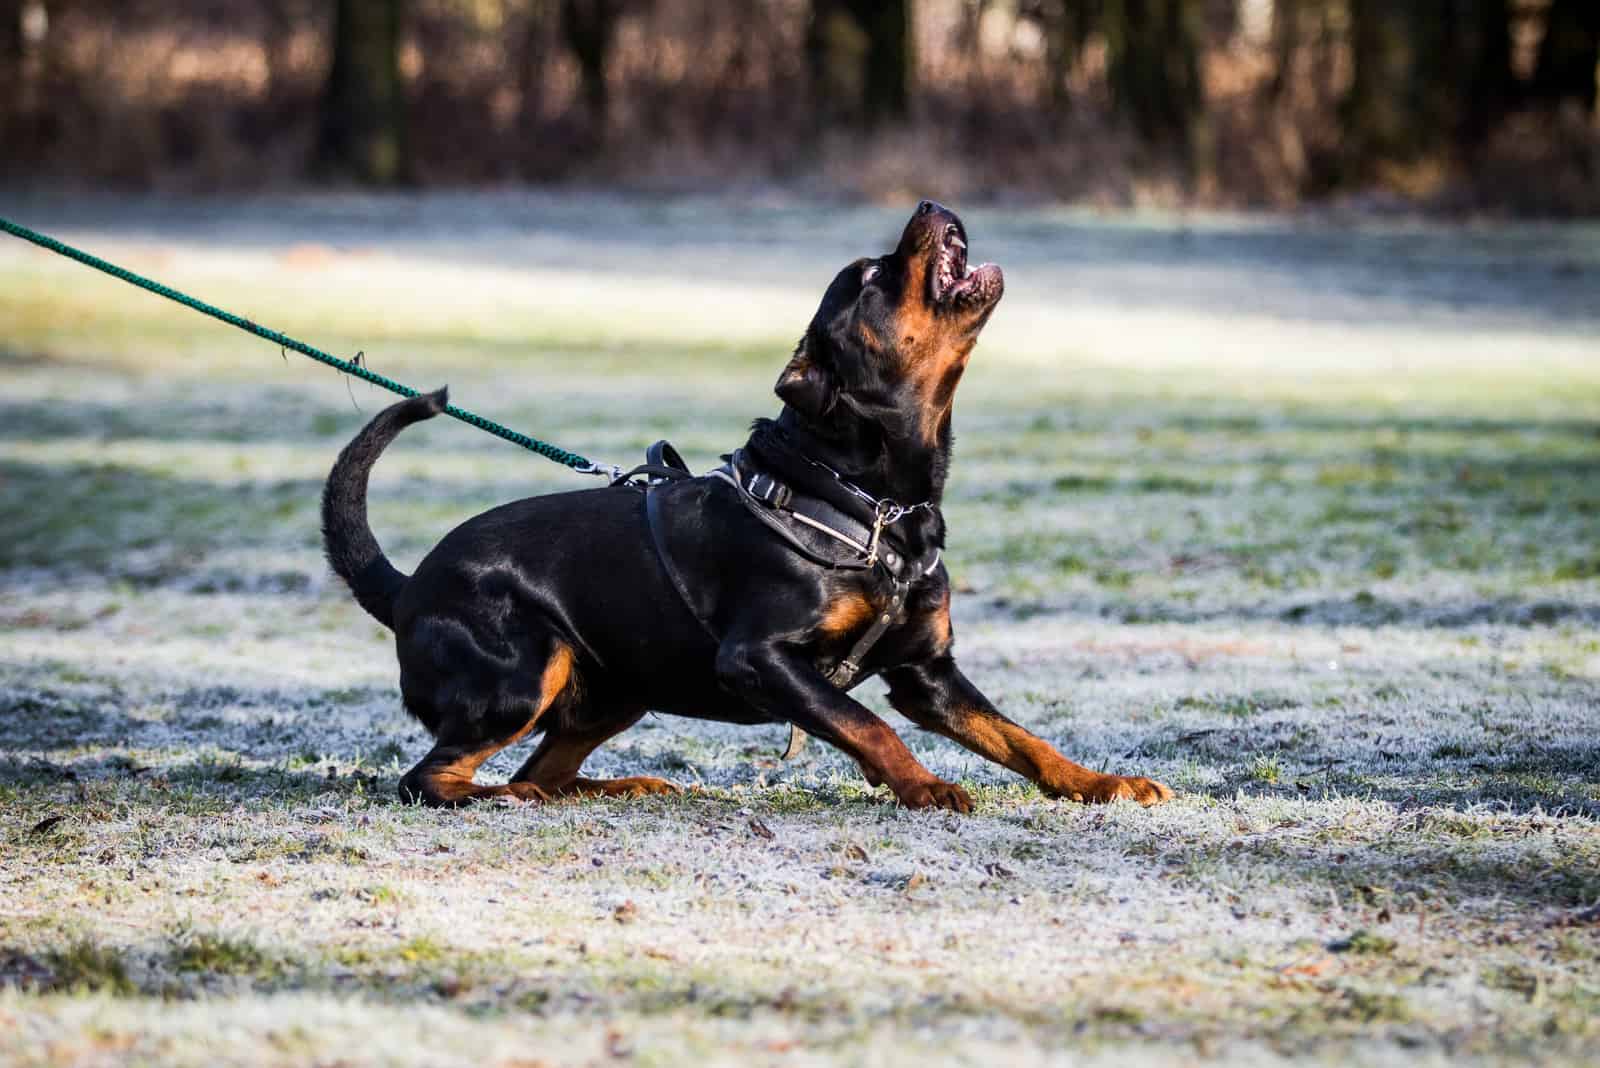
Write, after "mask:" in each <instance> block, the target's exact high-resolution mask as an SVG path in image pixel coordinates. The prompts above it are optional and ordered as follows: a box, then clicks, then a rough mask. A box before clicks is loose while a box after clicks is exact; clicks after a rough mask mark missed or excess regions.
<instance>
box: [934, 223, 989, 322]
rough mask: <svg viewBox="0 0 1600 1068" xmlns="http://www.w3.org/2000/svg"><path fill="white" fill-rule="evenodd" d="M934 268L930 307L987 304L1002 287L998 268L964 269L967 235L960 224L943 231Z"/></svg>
mask: <svg viewBox="0 0 1600 1068" xmlns="http://www.w3.org/2000/svg"><path fill="white" fill-rule="evenodd" d="M936 256H937V259H936V260H935V262H934V265H933V277H932V279H931V280H930V284H931V285H932V287H933V303H934V304H936V305H972V304H989V303H992V302H993V301H994V300H996V299H998V297H999V296H1000V290H1001V288H1002V287H1003V285H1004V281H1003V278H1002V276H1001V274H1000V268H999V267H996V266H995V265H994V264H992V263H980V264H978V265H977V266H976V267H971V268H969V267H968V266H967V235H966V234H964V233H963V232H962V230H961V225H960V224H959V223H951V224H950V225H948V226H946V227H945V228H944V234H943V236H942V237H941V238H940V242H939V250H938V252H937V253H936Z"/></svg>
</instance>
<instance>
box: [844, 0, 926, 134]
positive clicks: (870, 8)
mask: <svg viewBox="0 0 1600 1068" xmlns="http://www.w3.org/2000/svg"><path fill="white" fill-rule="evenodd" d="M853 6H854V7H855V9H856V18H857V20H859V21H860V23H861V25H862V27H863V28H864V29H865V30H866V31H867V42H868V44H867V70H866V75H867V76H866V83H867V100H866V104H867V122H868V123H869V124H870V123H878V122H882V121H885V120H890V121H898V120H900V119H904V118H905V117H906V115H907V114H908V113H909V112H910V110H911V72H912V68H913V56H912V51H911V5H910V0H876V2H875V0H856V3H855V4H854V5H853Z"/></svg>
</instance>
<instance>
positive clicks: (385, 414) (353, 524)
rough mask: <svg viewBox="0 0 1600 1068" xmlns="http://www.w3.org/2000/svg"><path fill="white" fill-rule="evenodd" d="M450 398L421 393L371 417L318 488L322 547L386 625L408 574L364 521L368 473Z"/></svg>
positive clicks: (360, 598)
mask: <svg viewBox="0 0 1600 1068" xmlns="http://www.w3.org/2000/svg"><path fill="white" fill-rule="evenodd" d="M449 403H450V391H449V390H448V389H441V390H439V391H438V392H436V393H423V394H419V395H418V396H415V397H412V398H411V399H410V400H403V401H401V402H400V403H399V404H394V405H391V406H389V407H388V408H385V409H384V410H383V411H381V412H379V413H378V414H377V415H376V416H374V417H373V419H372V422H370V423H368V424H367V425H366V427H365V428H363V429H362V431H361V433H359V434H357V435H356V436H355V440H353V441H351V442H350V444H348V445H346V446H345V447H344V451H343V452H341V453H340V454H339V459H337V460H336V461H334V464H333V470H332V471H331V472H329V474H328V482H327V484H326V485H325V486H323V487H322V549H323V552H324V553H326V554H327V557H328V563H329V564H330V565H331V566H332V567H333V570H334V573H335V574H336V575H338V576H339V577H340V578H342V579H344V581H345V585H347V586H349V587H350V592H351V593H353V594H355V595H356V602H357V603H358V604H360V605H361V607H362V608H365V609H366V610H367V611H368V612H369V613H371V614H372V617H373V618H374V619H376V620H377V621H378V622H379V623H382V624H383V625H384V626H386V627H390V628H393V626H394V600H395V598H396V597H397V596H399V594H400V589H401V587H403V586H404V585H405V584H406V578H407V576H405V575H403V574H401V573H400V571H399V570H398V569H397V568H396V567H395V566H394V565H393V564H391V563H390V562H389V558H388V557H387V556H384V555H383V550H382V549H381V548H379V546H378V539H377V538H375V537H373V536H372V528H371V527H370V526H368V525H367V476H368V475H369V474H371V472H372V465H373V464H375V463H377V462H378V456H379V454H380V453H382V452H383V450H384V449H386V448H388V446H389V443H390V442H391V441H393V440H394V439H395V438H396V437H397V436H398V435H399V434H400V431H402V430H404V429H405V428H406V427H408V426H410V425H411V424H412V423H419V422H421V421H422V420H424V419H432V418H433V417H434V416H436V415H438V414H439V413H440V412H442V411H444V409H445V405H447V404H449Z"/></svg>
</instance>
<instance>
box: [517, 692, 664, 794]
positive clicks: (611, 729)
mask: <svg viewBox="0 0 1600 1068" xmlns="http://www.w3.org/2000/svg"><path fill="white" fill-rule="evenodd" d="M643 716H644V709H642V708H639V709H628V710H626V711H624V712H622V713H620V714H617V715H613V716H609V717H607V718H605V719H603V720H602V721H600V722H598V723H589V724H585V725H583V726H582V727H577V728H573V729H554V728H552V729H551V730H548V731H546V732H545V736H544V738H543V739H542V740H541V741H540V742H539V748H537V749H535V750H534V752H533V755H532V756H530V757H529V758H528V760H527V762H526V763H525V764H523V765H522V767H521V769H520V770H518V772H517V773H516V774H515V775H513V776H512V777H511V783H512V785H519V784H521V785H527V786H532V787H534V788H536V789H538V790H541V791H543V792H545V793H547V794H550V795H552V796H556V797H643V796H645V795H647V794H677V793H682V792H683V791H682V790H680V789H679V788H678V787H677V786H674V785H673V784H672V783H670V782H667V781H666V780H665V779H657V778H654V777H652V776H648V775H637V776H633V777H631V778H625V779H585V778H583V777H582V776H580V775H579V774H578V772H579V771H580V770H582V768H583V762H584V760H585V759H586V758H587V757H588V756H589V754H590V753H592V752H594V751H595V750H596V749H598V748H599V747H600V746H601V745H602V744H604V743H605V742H606V741H608V740H609V739H611V738H614V737H616V736H617V735H619V734H621V733H622V732H623V731H625V730H627V729H628V728H629V727H631V726H633V725H634V724H635V723H637V722H639V720H640V719H641V718H643Z"/></svg>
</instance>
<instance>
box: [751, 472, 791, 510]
mask: <svg viewBox="0 0 1600 1068" xmlns="http://www.w3.org/2000/svg"><path fill="white" fill-rule="evenodd" d="M745 490H746V492H748V493H749V494H750V496H752V497H754V498H755V499H756V500H758V501H760V502H761V503H762V504H765V505H767V506H768V507H770V508H784V507H787V506H788V504H789V502H790V501H792V500H793V499H794V491H793V490H791V489H790V488H789V487H788V486H785V485H784V484H783V483H782V482H779V481H778V480H777V479H775V478H773V477H772V476H771V475H765V474H762V473H760V472H759V471H758V472H756V473H755V474H753V475H751V476H750V481H749V482H748V483H747V484H746V485H745Z"/></svg>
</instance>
